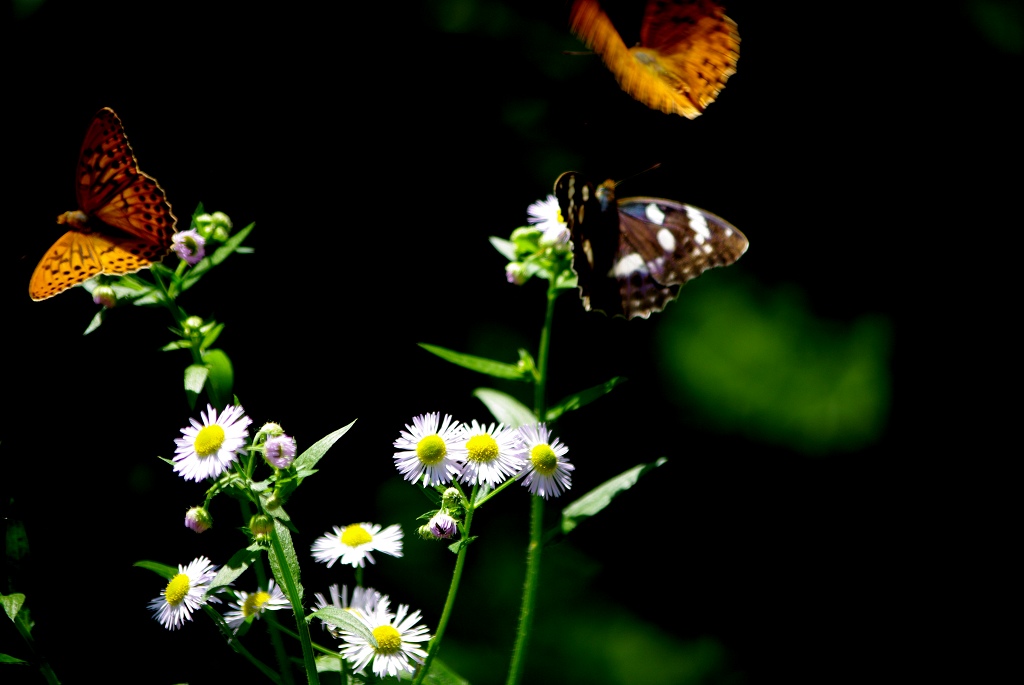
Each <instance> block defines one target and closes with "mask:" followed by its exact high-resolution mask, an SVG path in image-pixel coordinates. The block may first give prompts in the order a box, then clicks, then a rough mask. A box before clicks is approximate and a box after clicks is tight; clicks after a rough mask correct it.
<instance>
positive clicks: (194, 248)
mask: <svg viewBox="0 0 1024 685" xmlns="http://www.w3.org/2000/svg"><path fill="white" fill-rule="evenodd" d="M171 243H172V244H171V249H172V250H174V254H176V255H178V257H179V258H181V259H182V261H184V262H186V263H188V265H189V266H194V265H196V264H198V263H199V261H200V260H201V259H202V258H203V257H205V256H206V238H204V237H203V236H201V235H199V231H197V230H195V229H194V228H190V229H189V230H187V231H178V232H177V233H175V234H174V237H173V238H172V239H171Z"/></svg>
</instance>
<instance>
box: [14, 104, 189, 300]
mask: <svg viewBox="0 0 1024 685" xmlns="http://www.w3.org/2000/svg"><path fill="white" fill-rule="evenodd" d="M75 197H76V199H77V201H78V209H77V210H74V211H70V212H65V213H64V214H62V215H60V216H59V217H57V223H59V224H65V225H67V226H68V227H69V230H68V231H67V232H66V233H65V234H64V235H62V236H61V237H60V238H59V239H58V240H57V242H55V243H54V244H53V245H52V246H51V247H50V249H49V250H47V252H46V254H45V255H43V258H42V259H41V260H40V261H39V264H38V265H37V266H36V269H35V271H34V272H33V273H32V279H31V280H30V281H29V296H30V297H31V298H32V299H33V300H45V299H47V298H49V297H53V296H54V295H57V294H58V293H61V292H63V291H65V290H67V289H68V288H70V287H72V286H75V285H78V284H80V283H82V282H84V281H85V280H87V279H89V278H92V277H93V276H96V275H99V274H101V273H105V274H129V273H134V272H136V271H139V270H141V269H144V268H146V267H148V266H150V265H151V264H152V263H154V262H158V261H160V260H161V259H163V257H164V255H166V254H167V252H168V251H169V250H170V247H171V239H172V237H173V235H174V232H175V226H176V223H177V220H176V219H175V217H174V214H173V212H172V211H171V205H170V203H169V202H168V201H167V197H166V195H165V194H164V191H163V188H161V187H160V185H159V184H158V183H157V182H156V179H154V178H153V177H151V176H148V175H146V174H145V173H143V172H142V171H140V170H139V166H138V163H137V161H136V160H135V155H134V154H133V153H132V148H131V146H130V145H129V144H128V138H127V137H126V136H125V134H124V128H123V127H122V126H121V120H120V119H118V117H117V114H115V113H114V111H113V110H112V109H110V108H104V109H101V110H100V111H99V112H97V113H96V116H95V117H93V120H92V123H90V124H89V129H88V131H87V132H86V135H85V140H84V141H83V143H82V149H81V152H80V153H79V156H78V167H77V177H76V185H75Z"/></svg>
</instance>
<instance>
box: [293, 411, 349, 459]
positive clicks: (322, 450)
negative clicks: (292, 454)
mask: <svg viewBox="0 0 1024 685" xmlns="http://www.w3.org/2000/svg"><path fill="white" fill-rule="evenodd" d="M354 424H355V421H353V422H352V423H350V424H348V425H347V426H345V427H343V428H339V429H338V430H336V431H334V432H333V433H331V434H330V435H326V436H324V437H322V438H320V439H319V440H317V441H316V442H315V443H313V446H312V447H310V448H309V449H308V450H306V451H305V452H303V453H302V454H300V455H299V456H298V457H296V458H295V461H294V462H293V463H294V466H295V468H296V470H302V469H310V468H312V467H313V466H314V465H316V463H317V462H318V461H320V459H322V458H323V456H324V455H325V454H327V450H329V449H330V448H331V445H333V444H334V443H335V442H337V441H338V438H340V437H341V436H343V435H344V434H345V433H347V432H348V429H349V428H351V427H352V426H353V425H354Z"/></svg>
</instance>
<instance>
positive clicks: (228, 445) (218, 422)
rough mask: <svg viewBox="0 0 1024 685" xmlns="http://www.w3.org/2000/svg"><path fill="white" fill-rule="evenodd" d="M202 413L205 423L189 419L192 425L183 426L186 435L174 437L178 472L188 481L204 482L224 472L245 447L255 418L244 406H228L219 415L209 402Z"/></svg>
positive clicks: (182, 431) (176, 471)
mask: <svg viewBox="0 0 1024 685" xmlns="http://www.w3.org/2000/svg"><path fill="white" fill-rule="evenodd" d="M201 416H202V418H203V422H202V423H201V424H200V423H199V422H198V421H196V420H195V419H189V422H190V423H191V424H192V425H191V426H188V427H186V428H182V429H181V434H182V436H183V437H180V438H176V439H175V440H174V444H176V445H177V448H176V449H175V450H174V472H175V473H180V474H181V477H182V478H184V479H185V480H194V481H200V480H203V479H205V478H216V477H217V476H219V475H220V474H222V473H224V471H225V470H227V468H228V467H229V466H230V465H231V462H233V461H235V459H237V458H238V454H239V453H241V452H242V451H243V450H244V449H245V440H246V438H248V437H249V430H248V428H249V424H250V423H252V419H250V418H249V417H248V416H246V415H245V412H244V411H243V410H242V408H241V407H235V406H231V405H228V406H227V407H225V408H224V411H223V412H221V415H220V416H219V417H218V416H217V410H216V409H214V408H213V405H210V404H208V405H206V411H204V412H201Z"/></svg>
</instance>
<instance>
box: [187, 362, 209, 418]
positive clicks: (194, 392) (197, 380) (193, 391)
mask: <svg viewBox="0 0 1024 685" xmlns="http://www.w3.org/2000/svg"><path fill="white" fill-rule="evenodd" d="M209 375H210V370H209V369H207V368H206V367H205V366H204V365H202V364H189V365H188V366H187V367H186V368H185V394H186V395H187V396H188V408H189V409H195V408H196V399H197V398H198V397H199V393H201V392H202V391H203V386H204V385H206V379H207V377H208V376H209Z"/></svg>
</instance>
